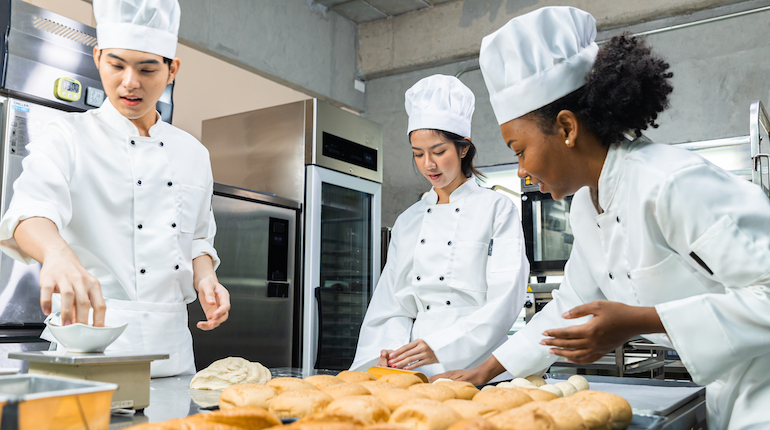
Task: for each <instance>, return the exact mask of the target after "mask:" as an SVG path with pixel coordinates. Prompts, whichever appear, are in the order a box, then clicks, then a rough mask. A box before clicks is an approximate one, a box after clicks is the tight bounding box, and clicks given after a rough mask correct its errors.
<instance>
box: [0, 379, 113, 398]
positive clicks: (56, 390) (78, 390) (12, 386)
mask: <svg viewBox="0 0 770 430" xmlns="http://www.w3.org/2000/svg"><path fill="white" fill-rule="evenodd" d="M117 389H118V386H117V385H115V384H108V383H105V382H96V381H82V380H78V379H71V378H60V377H57V376H43V375H14V376H2V377H0V400H2V401H8V400H14V401H17V402H19V401H27V400H35V399H41V398H45V397H58V396H71V395H77V394H87V393H98V392H101V391H110V390H117Z"/></svg>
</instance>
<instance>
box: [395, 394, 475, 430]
mask: <svg viewBox="0 0 770 430" xmlns="http://www.w3.org/2000/svg"><path fill="white" fill-rule="evenodd" d="M461 419H462V417H461V416H460V414H458V413H457V412H455V411H454V409H452V408H450V407H449V406H446V405H444V404H443V403H441V402H439V401H436V400H427V399H425V400H422V399H417V400H413V401H411V402H409V403H407V404H405V405H402V406H401V407H399V408H398V409H396V410H395V411H394V412H393V414H392V415H391V416H390V420H388V422H391V423H399V424H405V425H407V426H409V427H411V428H412V430H446V429H447V428H449V426H451V425H452V424H454V423H456V422H457V421H460V420H461Z"/></svg>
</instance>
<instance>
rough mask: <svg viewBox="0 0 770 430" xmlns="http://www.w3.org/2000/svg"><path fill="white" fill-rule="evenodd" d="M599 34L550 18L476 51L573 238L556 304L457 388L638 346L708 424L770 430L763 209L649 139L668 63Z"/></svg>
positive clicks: (554, 11) (769, 282) (526, 160)
mask: <svg viewBox="0 0 770 430" xmlns="http://www.w3.org/2000/svg"><path fill="white" fill-rule="evenodd" d="M595 35H596V23H595V21H594V19H593V17H592V16H591V15H589V14H588V13H586V12H583V11H581V10H579V9H575V8H570V7H547V8H543V9H539V10H537V11H534V12H531V13H528V14H526V15H522V16H520V17H517V18H514V19H513V20H511V21H510V22H509V23H508V24H506V25H505V26H504V27H503V28H501V29H500V30H498V31H496V32H495V33H493V34H491V35H489V36H487V37H485V38H484V40H483V42H482V45H481V56H480V59H479V61H480V64H481V70H482V72H483V74H484V79H485V81H486V84H487V88H488V89H489V93H490V101H491V103H492V107H493V109H494V111H495V115H496V116H497V120H498V122H499V124H500V130H501V132H502V135H503V139H504V141H505V143H506V144H507V145H508V146H509V147H510V148H511V150H512V151H514V152H515V153H516V154H517V155H518V157H519V176H521V177H525V176H529V177H531V178H532V182H533V183H536V184H538V183H539V184H540V189H541V191H542V192H545V193H551V194H552V195H553V197H554V198H556V199H562V198H564V197H565V196H568V195H573V194H574V198H573V200H572V210H571V213H570V217H571V222H572V229H573V232H574V235H575V242H574V245H573V250H572V255H571V256H570V259H569V262H568V263H567V266H566V268H565V273H564V281H563V283H562V284H561V286H560V287H559V290H558V291H555V292H554V299H553V301H551V302H550V303H549V304H548V305H547V306H546V307H545V308H544V309H543V311H541V312H539V313H538V314H536V316H535V317H534V318H533V319H532V321H531V322H530V323H529V324H528V325H527V326H526V327H525V328H524V329H523V330H521V331H519V332H517V333H516V335H514V336H513V337H512V338H511V339H510V340H509V341H508V342H507V343H506V344H504V345H503V346H501V347H500V348H499V349H497V350H496V351H495V352H494V353H493V355H492V356H491V357H490V358H489V359H488V360H487V361H486V362H485V363H484V364H482V365H481V366H479V367H477V368H474V369H470V370H468V371H462V372H455V373H452V374H451V375H448V376H451V377H452V378H454V379H458V378H459V379H466V380H470V381H472V382H474V383H476V384H480V383H483V382H485V381H487V380H489V379H491V378H492V377H493V376H495V375H497V374H498V373H500V372H502V371H503V370H507V371H509V372H510V373H512V374H513V375H515V376H521V377H524V376H527V375H531V374H534V373H537V372H542V371H543V370H545V369H547V368H548V367H549V366H550V365H551V364H552V363H553V362H554V361H555V360H556V359H557V358H558V357H559V356H562V357H566V358H568V359H569V360H571V361H573V362H576V363H589V362H592V361H595V360H597V359H598V358H600V357H602V356H603V355H604V354H605V353H607V352H609V351H613V350H614V349H615V348H616V347H618V346H620V345H622V344H623V343H624V342H625V341H627V340H628V339H629V338H631V337H633V336H636V335H644V337H647V338H650V339H652V340H654V341H655V342H662V343H664V344H667V345H669V346H672V347H674V348H675V349H676V351H677V352H678V353H679V356H680V357H681V359H682V362H683V363H684V365H685V367H686V368H687V370H688V371H689V372H690V375H692V378H693V380H694V381H695V382H697V383H699V384H703V385H706V386H707V389H706V401H707V406H708V411H709V415H708V420H709V427H710V428H714V429H726V428H770V414H768V413H767V411H766V409H767V405H770V200H768V198H767V196H765V195H764V194H763V193H762V191H761V190H760V188H759V187H757V186H756V185H753V184H751V183H749V182H747V181H745V180H742V179H740V178H738V177H736V176H733V175H731V174H729V173H727V172H725V171H723V170H721V169H719V168H718V167H716V166H714V165H712V164H710V163H709V162H707V161H705V160H703V159H702V158H700V157H699V156H697V155H695V154H693V153H691V152H688V151H686V150H682V149H678V148H675V147H671V146H667V145H660V144H654V143H652V142H650V141H649V140H648V139H647V138H646V137H644V136H643V135H642V134H641V130H643V129H645V128H647V126H648V125H653V126H654V120H655V119H656V118H657V115H658V113H659V112H661V111H662V110H663V109H665V108H666V106H667V105H668V95H669V93H670V92H671V91H672V87H671V85H670V84H669V82H668V80H669V78H670V77H671V76H672V75H671V73H669V72H668V71H667V69H668V64H666V63H665V62H663V61H662V60H661V59H659V58H657V57H655V56H654V55H652V54H651V52H650V49H649V48H648V47H647V46H646V45H645V42H644V41H643V40H642V39H639V38H635V37H629V36H626V35H624V36H618V37H615V38H613V39H612V40H610V41H609V42H607V43H606V44H604V45H603V46H602V48H601V49H598V48H597V45H596V44H595V43H594V37H595ZM597 52H598V53H597ZM589 315H591V316H592V317H590V319H589V317H587V316H589Z"/></svg>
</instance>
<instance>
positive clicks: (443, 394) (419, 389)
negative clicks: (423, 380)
mask: <svg viewBox="0 0 770 430" xmlns="http://www.w3.org/2000/svg"><path fill="white" fill-rule="evenodd" d="M407 389H408V390H409V391H414V392H416V393H421V394H425V395H426V396H428V397H429V398H431V399H433V400H438V401H439V402H443V401H444V400H449V399H456V398H457V395H456V394H455V391H454V390H453V389H451V388H449V387H448V386H446V385H443V384H414V385H411V386H410V387H409V388H407Z"/></svg>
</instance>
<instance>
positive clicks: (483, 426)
mask: <svg viewBox="0 0 770 430" xmlns="http://www.w3.org/2000/svg"><path fill="white" fill-rule="evenodd" d="M448 430H498V429H497V427H495V426H494V425H492V423H490V422H489V421H487V420H485V419H483V418H471V419H464V420H462V421H458V422H456V423H454V424H452V425H451V426H449V429H448Z"/></svg>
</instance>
